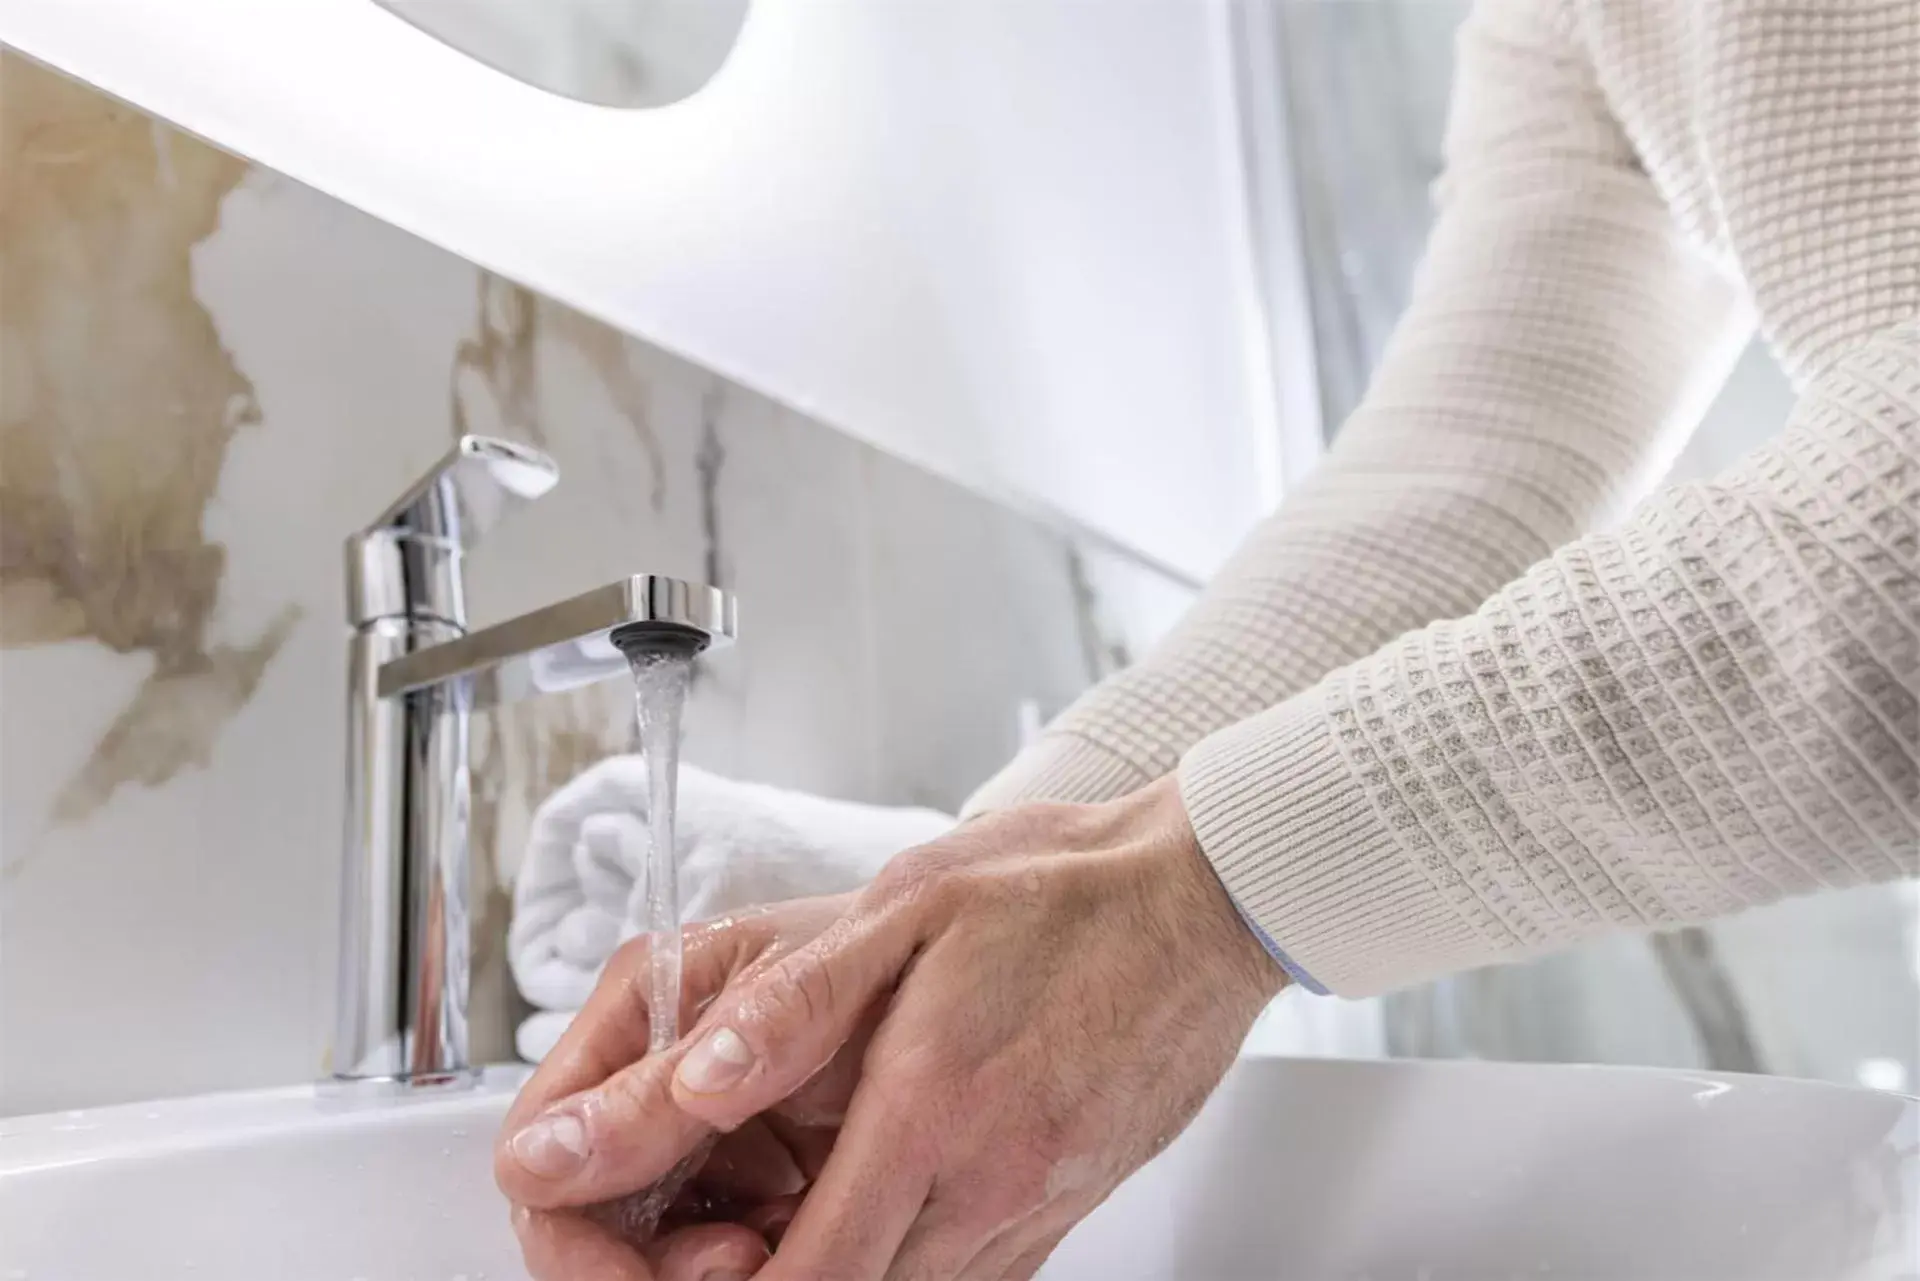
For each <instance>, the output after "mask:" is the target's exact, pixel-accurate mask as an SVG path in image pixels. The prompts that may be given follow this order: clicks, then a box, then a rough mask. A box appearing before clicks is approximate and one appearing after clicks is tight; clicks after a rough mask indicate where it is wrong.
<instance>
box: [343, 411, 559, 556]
mask: <svg viewBox="0 0 1920 1281" xmlns="http://www.w3.org/2000/svg"><path fill="white" fill-rule="evenodd" d="M559 481H560V466H559V464H558V463H556V462H554V461H553V459H551V458H549V457H547V456H546V455H545V454H543V453H541V452H540V451H539V450H537V449H535V448H533V447H532V446H531V445H522V444H518V443H516V442H514V441H511V440H501V439H499V438H498V437H495V436H462V437H460V439H459V440H457V441H455V442H454V445H453V448H452V449H450V450H448V451H447V453H446V454H445V455H444V456H443V457H441V459H440V460H439V461H438V462H436V463H435V464H434V465H433V466H431V467H429V468H428V469H427V472H426V475H424V476H422V477H421V478H420V479H419V480H417V481H415V482H414V483H413V484H412V485H409V486H408V487H407V490H406V492H405V493H403V494H401V495H400V497H399V498H398V499H396V500H395V501H394V503H393V505H392V506H391V507H389V508H387V510H386V511H385V512H384V513H382V514H381V515H380V517H379V518H378V519H377V520H375V521H374V522H373V524H372V525H370V526H368V531H367V532H369V533H372V532H373V531H375V530H380V529H391V530H395V531H399V532H403V533H409V534H415V535H424V536H426V537H428V538H444V539H446V540H447V541H448V543H449V544H451V545H452V546H454V547H456V548H458V549H460V550H462V551H466V550H468V549H470V548H472V546H473V545H474V543H475V542H477V541H479V539H480V537H481V536H482V535H484V534H485V533H486V532H487V531H488V530H490V529H492V528H493V527H494V526H495V525H497V524H499V523H500V521H501V519H502V518H503V517H505V516H506V515H507V514H508V513H509V512H511V511H513V510H514V509H515V508H516V507H518V506H519V505H520V504H521V503H522V502H530V501H532V500H533V499H535V498H538V497H540V496H541V495H542V494H544V493H546V492H547V491H548V490H549V489H552V488H553V487H554V486H555V485H556V484H558V483H559Z"/></svg>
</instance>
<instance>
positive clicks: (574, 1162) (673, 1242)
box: [495, 896, 871, 1281]
mask: <svg viewBox="0 0 1920 1281" xmlns="http://www.w3.org/2000/svg"><path fill="white" fill-rule="evenodd" d="M852 902H853V900H852V898H851V897H850V896H841V897H835V898H816V899H803V900H797V901H794V902H790V903H783V904H781V905H780V906H778V907H776V908H770V909H756V910H752V911H748V912H744V913H741V914H740V915H738V916H737V917H735V918H732V919H729V920H725V921H721V922H716V923H713V924H708V925H696V926H691V927H689V928H688V929H687V930H686V932H685V933H684V935H683V939H684V942H685V947H686V958H685V970H684V975H683V985H682V1005H681V1016H680V1017H681V1023H682V1025H683V1026H684V1025H691V1024H692V1022H693V1020H694V1019H695V1018H697V1017H698V1014H699V1011H700V1010H701V1009H702V1008H703V1007H704V1006H706V1005H707V1004H709V1003H710V1002H711V1001H712V1000H713V999H714V998H715V996H716V995H718V994H719V993H720V992H721V991H722V990H723V989H725V988H726V987H727V986H728V985H729V984H735V985H738V984H743V983H751V982H753V981H755V980H756V979H757V977H758V976H759V975H760V974H762V973H763V972H764V971H766V970H767V969H768V968H769V967H773V966H776V965H778V964H779V963H781V962H782V961H783V960H784V959H785V958H786V957H789V956H791V955H792V954H793V953H794V952H795V951H796V950H798V949H799V948H801V947H803V946H804V945H806V944H807V943H809V942H811V941H813V940H814V939H815V938H817V937H818V936H819V935H820V934H821V933H822V931H824V930H825V929H826V928H827V927H828V926H830V925H831V924H832V923H833V922H834V921H836V920H838V919H839V918H840V917H841V916H843V915H844V914H845V913H846V911H847V910H848V909H849V908H850V907H851V905H852ZM649 986H650V973H649V966H648V949H647V942H646V940H645V939H644V938H642V939H636V940H634V941H633V942H631V943H628V944H627V945H625V946H624V947H622V948H621V949H620V950H619V951H618V952H617V953H615V955H614V956H613V958H612V960H611V961H610V962H609V963H608V965H607V967H606V972H605V974H604V975H603V976H602V978H601V981H600V984H599V986H598V987H597V988H596V989H595V990H594V993H593V995H592V997H591V999H590V1000H589V1001H588V1002H587V1005H586V1008H585V1009H584V1010H583V1011H582V1013H581V1015H580V1016H579V1017H578V1018H577V1019H575V1020H574V1022H573V1024H572V1026H571V1027H570V1028H569V1029H568V1030H567V1032H566V1033H565V1035H563V1036H562V1037H561V1039H560V1041H559V1043H558V1044H557V1045H555V1046H554V1048H553V1050H552V1052H551V1053H550V1054H548V1055H547V1057H546V1058H545V1060H544V1061H543V1062H542V1064H541V1066H540V1069H539V1070H538V1071H537V1072H535V1073H534V1075H533V1077H532V1079H531V1080H529V1081H528V1082H527V1084H526V1086H525V1088H524V1089H522V1091H521V1093H520V1097H519V1098H518V1099H516V1100H515V1102H514V1105H513V1108H512V1109H511V1110H510V1111H509V1113H508V1114H507V1120H506V1124H505V1126H504V1128H503V1129H502V1132H501V1142H500V1146H499V1148H498V1151H497V1153H496V1159H495V1168H496V1175H497V1179H498V1182H499V1184H500V1187H501V1189H502V1190H503V1191H504V1192H505V1193H506V1194H507V1196H508V1197H509V1198H510V1199H511V1200H512V1201H513V1202H514V1205H515V1208H514V1212H513V1223H514V1230H515V1232H516V1233H517V1235H518V1236H519V1239H520V1244H521V1249H522V1252H523V1253H524V1255H525V1258H526V1264H527V1269H528V1271H529V1272H530V1273H531V1274H532V1276H533V1277H534V1278H535V1279H536V1281H563V1279H564V1281H582V1279H591V1281H729V1279H730V1278H733V1277H745V1276H750V1275H752V1274H753V1272H754V1271H755V1270H756V1269H757V1268H758V1267H759V1266H760V1265H761V1264H762V1263H764V1262H765V1261H766V1258H767V1255H768V1249H769V1244H770V1243H775V1242H778V1240H779V1239H780V1235H781V1232H782V1230H783V1229H784V1227H785V1224H786V1223H787V1221H788V1220H789V1219H790V1218H791V1217H792V1214H793V1211H794V1208H795V1207H796V1206H797V1205H798V1204H799V1201H800V1195H801V1193H802V1192H804V1190H805V1189H806V1187H807V1186H808V1185H809V1184H810V1183H811V1182H812V1180H813V1179H814V1178H815V1177H817V1176H818V1174H819V1173H820V1170H821V1168H822V1167H823V1165H824V1163H825V1161H826V1157H827V1153H828V1152H829V1151H830V1149H831V1148H832V1146H833V1137H834V1134H835V1133H836V1132H837V1129H838V1124H839V1120H840V1118H841V1116H842V1115H843V1113H844V1111H845V1108H846V1105H847V1101H848V1099H849V1097H850V1096H851V1094H852V1087H853V1078H854V1074H855V1073H856V1072H857V1069H858V1064H859V1056H860V1052H861V1050H862V1049H863V1047H864V1044H865V1035H866V1032H868V1031H870V1030H871V1029H870V1028H868V1029H866V1030H865V1031H857V1032H856V1034H855V1035H854V1036H852V1037H850V1038H849V1041H848V1043H847V1046H846V1048H845V1052H844V1053H843V1054H841V1055H839V1056H837V1057H836V1059H835V1061H834V1063H833V1064H830V1065H829V1068H828V1070H825V1071H822V1072H821V1073H819V1074H818V1075H817V1076H815V1077H814V1078H813V1079H812V1080H810V1081H808V1082H807V1083H806V1084H805V1085H804V1086H803V1087H802V1088H800V1089H798V1090H796V1091H794V1092H793V1093H792V1094H791V1095H789V1096H788V1097H787V1098H785V1099H783V1100H782V1101H781V1103H780V1105H779V1106H777V1107H774V1108H770V1109H768V1110H767V1112H766V1113H765V1114H763V1115H760V1116H756V1117H754V1118H752V1119H751V1120H749V1121H748V1122H746V1123H745V1124H742V1125H740V1126H738V1127H735V1128H734V1129H733V1130H732V1131H731V1132H730V1133H727V1134H725V1135H722V1136H720V1138H719V1141H718V1143H717V1144H715V1146H714V1147H713V1150H712V1152H711V1153H710V1154H709V1155H708V1157H707V1159H706V1161H705V1163H704V1164H703V1166H702V1168H701V1169H700V1170H699V1172H698V1173H697V1174H696V1175H695V1177H694V1179H693V1180H692V1182H691V1183H690V1185H689V1187H688V1188H687V1189H686V1190H685V1191H684V1192H683V1193H682V1195H681V1196H680V1198H679V1199H678V1200H677V1201H676V1202H675V1204H674V1205H673V1206H671V1207H669V1209H668V1212H667V1214H666V1216H665V1218H664V1219H663V1221H662V1223H661V1230H660V1233H659V1236H658V1238H657V1239H656V1240H653V1241H648V1242H635V1241H633V1240H631V1239H630V1238H629V1237H628V1235H627V1234H626V1233H625V1232H623V1231H622V1229H621V1226H620V1217H621V1216H620V1213H619V1210H620V1205H621V1202H622V1201H623V1200H625V1199H627V1198H630V1197H632V1196H634V1195H636V1194H640V1193H643V1192H644V1191H645V1189H647V1188H648V1187H650V1186H651V1185H652V1184H653V1183H654V1182H655V1181H656V1180H657V1179H658V1178H659V1177H660V1176H661V1175H662V1174H663V1173H664V1172H665V1170H666V1168H668V1167H670V1166H671V1165H673V1164H674V1163H676V1162H677V1161H678V1160H679V1159H680V1157H681V1156H682V1155H683V1154H685V1153H688V1152H692V1151H695V1150H697V1149H698V1148H699V1147H700V1146H701V1145H702V1144H703V1143H704V1142H705V1141H706V1140H707V1139H708V1138H709V1137H711V1136H712V1133H713V1131H712V1130H711V1129H710V1128H709V1127H707V1126H706V1125H705V1124H704V1123H702V1122H700V1121H699V1120H698V1119H697V1118H694V1117H692V1116H690V1115H688V1114H685V1113H682V1112H680V1111H679V1110H678V1109H676V1108H674V1107H673V1105H672V1102H671V1084H670V1082H671V1079H672V1073H673V1068H674V1066H675V1065H676V1064H677V1063H678V1062H679V1061H680V1058H681V1057H682V1056H681V1054H680V1053H678V1052H676V1053H672V1054H668V1055H663V1056H660V1057H659V1058H657V1059H648V1058H646V1057H645V1055H646V1050H647V1032H648V1024H649V1020H648V1007H647V997H648V991H649ZM683 1046H684V1042H683ZM542 1118H544V1120H545V1121H546V1122H548V1125H547V1126H546V1128H544V1129H541V1128H538V1127H536V1126H535V1125H534V1122H535V1121H536V1120H537V1119H542ZM668 1150H670V1151H671V1152H672V1156H671V1157H670V1158H669V1159H668V1161H667V1163H666V1165H665V1166H656V1165H655V1164H654V1161H655V1159H656V1157H657V1156H658V1155H659V1153H661V1152H663V1151H668Z"/></svg>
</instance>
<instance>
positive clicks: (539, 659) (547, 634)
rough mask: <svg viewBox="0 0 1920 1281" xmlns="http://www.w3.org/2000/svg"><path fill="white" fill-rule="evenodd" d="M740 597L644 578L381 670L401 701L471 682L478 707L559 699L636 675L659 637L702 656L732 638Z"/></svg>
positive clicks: (387, 689) (390, 694) (386, 691)
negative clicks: (635, 660)
mask: <svg viewBox="0 0 1920 1281" xmlns="http://www.w3.org/2000/svg"><path fill="white" fill-rule="evenodd" d="M734 627H735V608H734V603H733V597H731V596H729V595H728V594H727V593H726V592H723V591H721V590H720V589H719V588H717V587H708V586H705V585H702V584H698V583H687V582H682V581H681V580H679V579H677V578H663V577H661V576H660V575H658V574H635V575H633V576H632V577H630V578H623V579H621V580H619V581H618V582H613V583H608V584H607V585H606V586H604V587H596V588H595V589H594V590H592V591H590V592H586V593H584V594H582V595H579V596H575V597H573V598H572V599H571V600H564V601H560V602H559V603H557V604H553V605H548V606H546V607H545V608H544V609H537V610H534V611H533V612H531V613H528V614H522V615H521V616H520V617H518V618H514V619H510V620H508V621H507V622H504V623H496V624H495V625H494V626H492V627H488V628H483V629H482V630H480V631H477V632H468V633H466V634H465V635H462V636H456V637H454V638H453V639H451V640H445V641H441V642H440V643H439V644H437V645H429V646H427V647H426V648H424V649H416V650H413V651H412V652H410V653H406V654H402V655H400V656H399V657H397V658H394V659H392V660H391V661H389V662H387V663H385V664H383V665H382V666H381V668H380V677H379V686H378V692H379V696H380V697H381V698H394V697H398V696H400V695H404V694H410V693H413V692H415V691H418V690H424V689H427V688H430V687H432V686H435V685H440V684H443V683H446V682H448V681H453V680H457V679H460V678H463V677H465V678H470V679H471V682H472V683H471V693H470V701H469V704H468V705H469V706H470V707H473V708H481V707H492V706H496V705H498V704H500V703H507V702H512V701H513V700H515V699H519V698H525V697H527V696H529V695H532V694H551V693H555V692H557V691H559V690H565V689H574V688H576V687H578V686H581V685H589V684H592V683H593V682H595V681H601V680H605V679H607V678H608V677H609V676H614V675H618V674H620V673H623V672H625V671H626V670H627V659H626V651H627V650H628V649H630V648H632V647H633V646H635V645H636V644H642V643H645V642H647V641H648V640H649V639H650V638H654V637H673V638H675V639H676V641H678V642H680V643H679V644H678V645H677V646H676V647H677V648H682V649H684V650H685V651H686V652H688V653H697V652H700V651H702V650H705V649H708V648H709V647H718V646H723V645H726V644H728V643H730V642H731V641H732V640H733V635H734Z"/></svg>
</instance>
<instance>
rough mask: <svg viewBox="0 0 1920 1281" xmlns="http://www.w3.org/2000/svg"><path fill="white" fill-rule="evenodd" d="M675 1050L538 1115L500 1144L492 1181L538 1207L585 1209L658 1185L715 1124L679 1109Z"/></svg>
mask: <svg viewBox="0 0 1920 1281" xmlns="http://www.w3.org/2000/svg"><path fill="white" fill-rule="evenodd" d="M677 1061H678V1056H677V1055H675V1054H673V1053H671V1052H669V1053H667V1054H660V1055H655V1056H654V1057H652V1058H646V1059H642V1060H640V1061H639V1062H638V1063H634V1064H631V1065H630V1066H628V1067H626V1068H623V1069H622V1070H620V1071H618V1072H615V1073H614V1074H613V1075H612V1076H610V1077H608V1078H607V1079H606V1080H605V1081H603V1082H602V1083H601V1084H600V1085H599V1086H597V1087H595V1088H593V1089H590V1090H582V1091H581V1092H580V1093H578V1094H574V1095H570V1096H568V1097H567V1098H565V1099H562V1100H561V1101H560V1102H558V1103H556V1104H554V1105H553V1106H552V1107H550V1108H548V1109H547V1110H546V1111H545V1112H542V1113H540V1114H539V1115H538V1116H535V1117H534V1118H533V1119H532V1120H530V1121H529V1122H527V1124H526V1125H525V1126H523V1127H522V1128H521V1129H520V1130H518V1131H517V1132H515V1133H514V1134H513V1135H512V1137H510V1138H509V1139H507V1140H506V1142H505V1143H503V1144H502V1145H501V1147H500V1149H499V1152H498V1153H497V1155H496V1157H495V1161H494V1178H495V1181H496V1182H497V1183H499V1185H500V1188H501V1190H502V1191H503V1192H505V1193H506V1194H507V1197H508V1199H510V1200H513V1201H516V1202H519V1203H520V1204H522V1205H530V1206H533V1207H535V1208H536V1209H549V1210H550V1209H557V1208H559V1207H562V1206H586V1205H593V1204H595V1203H597V1202H601V1201H611V1200H614V1199H615V1198H618V1197H623V1196H627V1195H629V1194H631V1193H634V1192H637V1191H639V1190H640V1189H642V1188H645V1187H648V1186H650V1185H652V1184H654V1183H656V1182H658V1181H659V1180H660V1179H661V1178H662V1177H663V1176H665V1175H666V1174H667V1173H668V1172H669V1171H671V1170H672V1169H673V1168H674V1167H675V1166H676V1165H678V1164H679V1163H680V1161H681V1160H682V1159H683V1158H685V1157H687V1156H688V1154H690V1153H692V1152H693V1151H694V1149H696V1148H697V1147H699V1146H700V1145H701V1144H702V1143H704V1142H706V1141H707V1139H709V1138H710V1137H711V1136H712V1134H713V1130H712V1127H710V1126H708V1125H707V1123H706V1122H705V1121H702V1120H701V1119H700V1118H699V1117H697V1116H693V1115H691V1114H690V1113H687V1112H685V1111H682V1110H681V1109H680V1108H679V1107H677V1106H675V1104H674V1099H673V1089H672V1085H671V1076H672V1073H673V1069H674V1065H675V1063H676V1062H677Z"/></svg>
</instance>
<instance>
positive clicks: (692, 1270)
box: [579, 1223, 767, 1281]
mask: <svg viewBox="0 0 1920 1281" xmlns="http://www.w3.org/2000/svg"><path fill="white" fill-rule="evenodd" d="M648 1254H649V1255H650V1256H651V1257H652V1258H653V1260H654V1273H655V1275H656V1276H657V1277H658V1281H746V1278H748V1277H751V1276H752V1275H753V1274H754V1273H756V1272H758V1271H759V1270H760V1268H761V1265H763V1264H764V1263H766V1261H767V1243H766V1242H765V1241H763V1240H762V1239H761V1238H760V1234H759V1233H757V1232H754V1231H752V1230H751V1229H749V1228H744V1227H741V1226H739V1225H737V1224H732V1223H703V1224H701V1225H700V1226H698V1227H692V1228H683V1229H681V1230H680V1231H678V1232H675V1233H674V1234H673V1235H671V1236H669V1237H668V1238H666V1240H664V1241H663V1242H661V1243H660V1245H659V1247H658V1248H657V1249H653V1250H649V1251H648ZM579 1275H580V1276H581V1277H582V1278H586V1277H591V1276H592V1275H593V1274H592V1273H587V1272H583V1273H580V1274H579Z"/></svg>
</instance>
